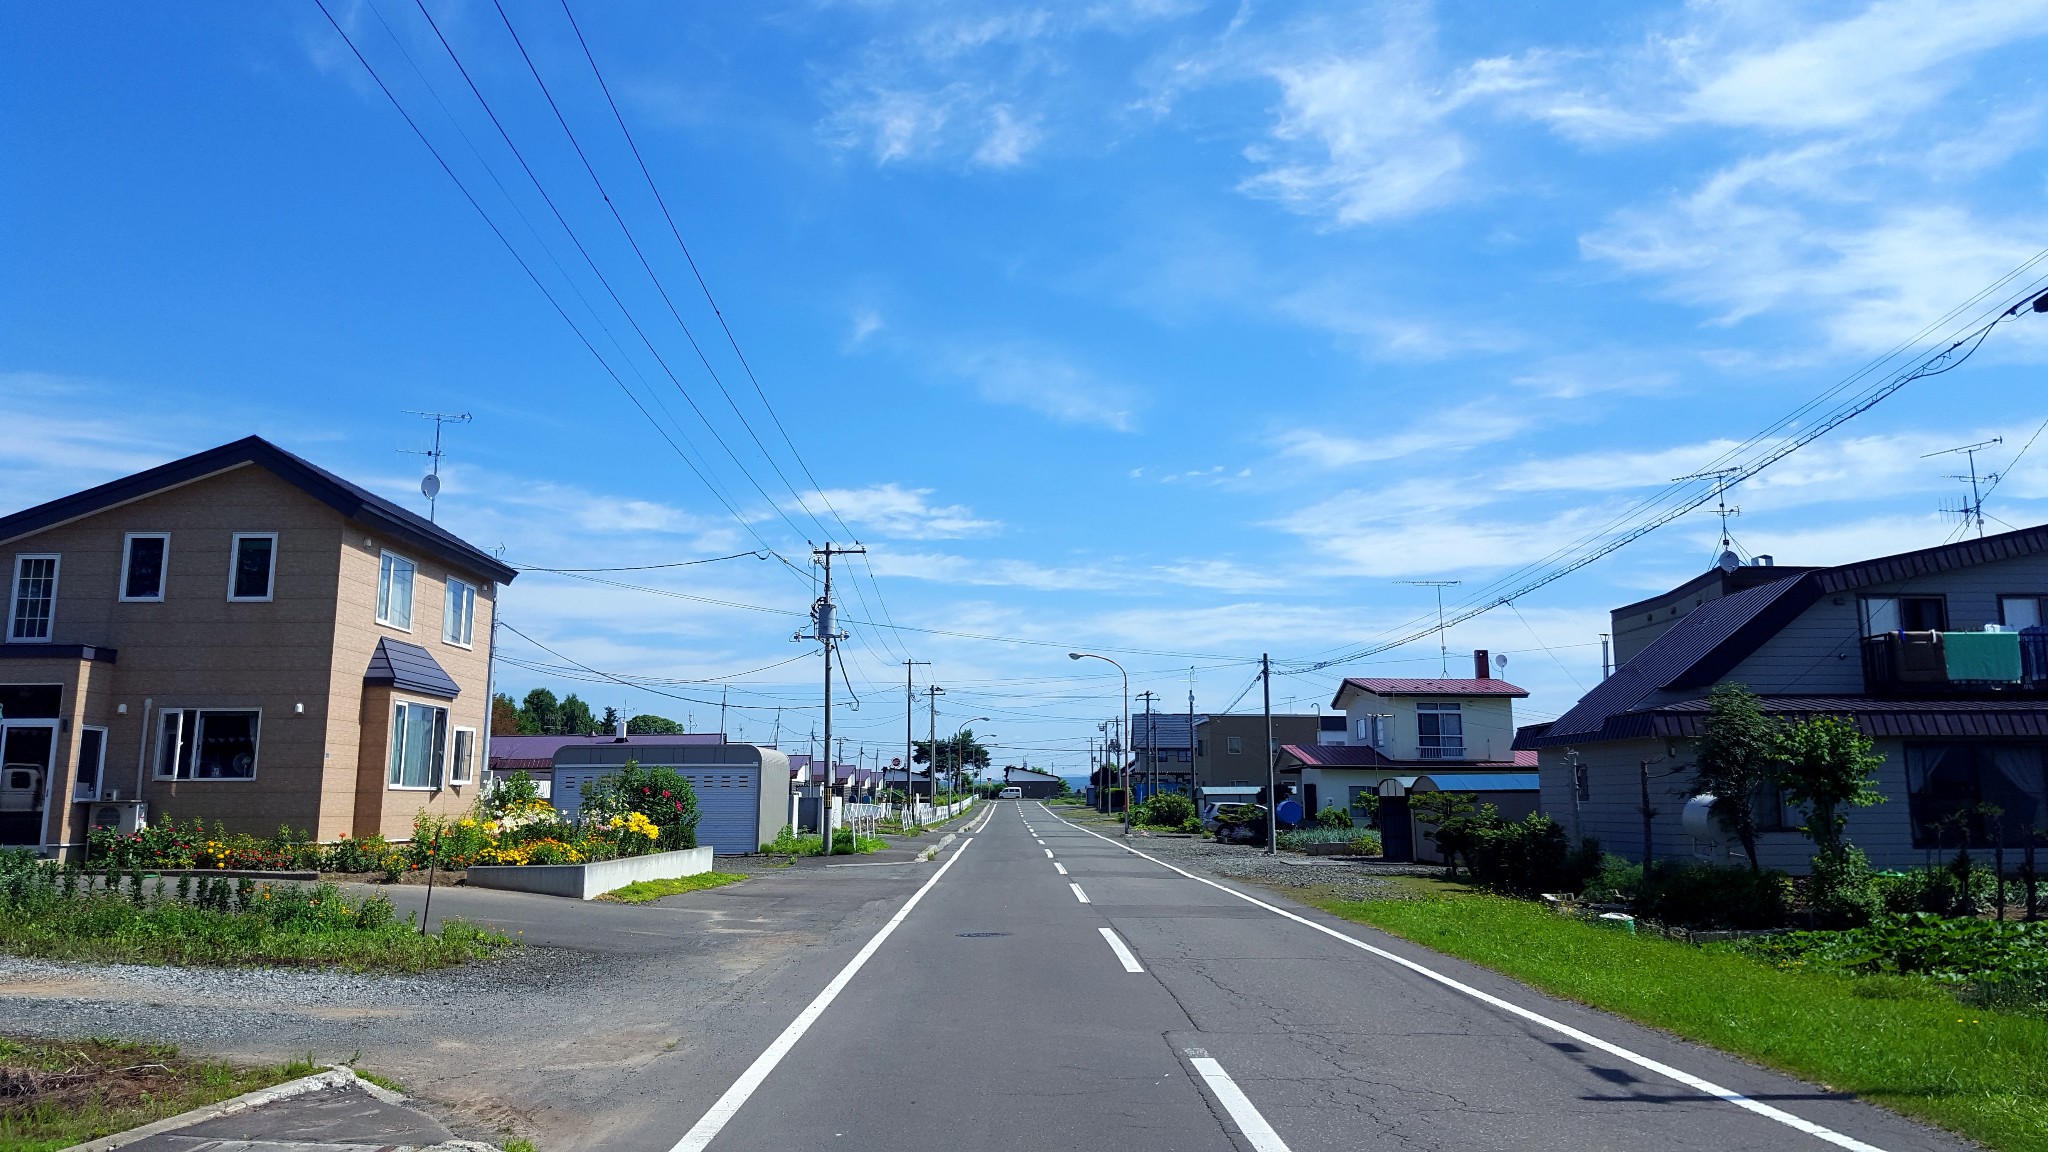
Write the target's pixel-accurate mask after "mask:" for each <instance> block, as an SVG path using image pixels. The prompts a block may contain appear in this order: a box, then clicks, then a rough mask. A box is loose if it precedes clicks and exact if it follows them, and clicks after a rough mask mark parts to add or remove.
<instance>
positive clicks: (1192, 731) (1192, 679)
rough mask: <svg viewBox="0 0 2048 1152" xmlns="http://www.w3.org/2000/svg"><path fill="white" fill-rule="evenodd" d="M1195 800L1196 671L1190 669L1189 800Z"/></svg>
mask: <svg viewBox="0 0 2048 1152" xmlns="http://www.w3.org/2000/svg"><path fill="white" fill-rule="evenodd" d="M1194 798H1195V670H1194V669H1193V668H1189V669H1188V799H1190V800H1193V799H1194Z"/></svg>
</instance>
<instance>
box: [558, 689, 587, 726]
mask: <svg viewBox="0 0 2048 1152" xmlns="http://www.w3.org/2000/svg"><path fill="white" fill-rule="evenodd" d="M558 715H559V718H558V719H557V720H556V724H557V725H558V726H557V727H556V729H555V731H557V732H559V733H561V734H562V735H564V736H588V735H590V734H591V733H593V732H595V731H597V717H596V716H595V715H592V714H591V711H590V705H588V704H585V703H584V702H583V700H582V698H581V697H579V696H577V695H576V694H575V693H574V692H571V693H569V695H568V698H567V699H565V700H563V701H562V710H561V712H560V713H559V714H558Z"/></svg>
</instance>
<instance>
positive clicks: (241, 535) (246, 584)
mask: <svg viewBox="0 0 2048 1152" xmlns="http://www.w3.org/2000/svg"><path fill="white" fill-rule="evenodd" d="M232 552H233V556H232V558H231V559H230V560H229V561H228V599H230V600H248V601H261V600H268V599H270V585H271V578H272V577H274V576H275V575H277V533H275V532H237V533H235V544H234V548H233V549H232Z"/></svg>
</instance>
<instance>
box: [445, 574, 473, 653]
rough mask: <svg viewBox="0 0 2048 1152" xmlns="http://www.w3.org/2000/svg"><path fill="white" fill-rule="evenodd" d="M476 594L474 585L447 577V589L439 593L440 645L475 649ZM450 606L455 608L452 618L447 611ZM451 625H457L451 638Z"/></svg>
mask: <svg viewBox="0 0 2048 1152" xmlns="http://www.w3.org/2000/svg"><path fill="white" fill-rule="evenodd" d="M476 593H477V588H476V585H474V584H471V583H470V582H469V581H467V580H458V579H456V578H455V577H453V576H450V577H448V580H447V587H446V588H445V589H444V590H443V591H442V593H441V643H443V644H450V645H453V646H455V647H457V648H471V649H473V648H475V647H476ZM451 604H454V605H455V608H456V612H455V615H454V616H453V617H451V616H450V614H449V611H448V608H449V606H450V605H451ZM451 623H454V624H457V627H456V628H455V629H454V632H455V636H454V637H453V638H450V637H449V635H448V633H449V631H450V629H449V625H450V624H451Z"/></svg>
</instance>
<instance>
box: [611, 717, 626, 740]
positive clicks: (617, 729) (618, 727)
mask: <svg viewBox="0 0 2048 1152" xmlns="http://www.w3.org/2000/svg"><path fill="white" fill-rule="evenodd" d="M625 742H626V718H625V717H624V716H621V717H619V718H618V720H617V721H616V722H615V723H613V725H612V743H614V744H624V743H625Z"/></svg>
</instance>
